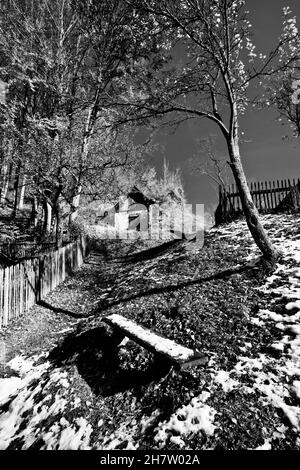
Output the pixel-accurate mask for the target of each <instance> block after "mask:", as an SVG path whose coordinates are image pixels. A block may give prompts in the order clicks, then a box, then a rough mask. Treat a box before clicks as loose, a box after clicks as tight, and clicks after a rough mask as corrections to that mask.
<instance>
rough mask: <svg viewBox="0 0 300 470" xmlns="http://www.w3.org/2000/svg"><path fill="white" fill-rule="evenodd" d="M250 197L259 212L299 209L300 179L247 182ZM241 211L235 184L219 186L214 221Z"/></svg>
mask: <svg viewBox="0 0 300 470" xmlns="http://www.w3.org/2000/svg"><path fill="white" fill-rule="evenodd" d="M249 189H250V192H251V195H252V199H253V202H254V204H255V205H256V207H257V209H258V210H259V212H261V213H274V212H280V211H282V212H285V211H290V210H299V209H300V179H299V178H298V179H292V180H291V179H285V180H280V181H279V180H277V181H258V182H252V183H250V184H249ZM241 213H242V203H241V199H240V195H239V193H238V190H237V187H236V185H234V184H233V185H228V186H226V187H221V186H220V188H219V205H218V207H217V210H216V213H215V219H216V223H217V224H219V223H223V222H228V221H230V220H232V219H234V218H235V216H237V215H240V214H241Z"/></svg>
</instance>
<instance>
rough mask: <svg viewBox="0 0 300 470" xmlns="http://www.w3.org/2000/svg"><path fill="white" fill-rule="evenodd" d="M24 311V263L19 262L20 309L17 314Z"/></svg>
mask: <svg viewBox="0 0 300 470" xmlns="http://www.w3.org/2000/svg"><path fill="white" fill-rule="evenodd" d="M23 313H24V265H23V263H21V264H20V310H19V315H23Z"/></svg>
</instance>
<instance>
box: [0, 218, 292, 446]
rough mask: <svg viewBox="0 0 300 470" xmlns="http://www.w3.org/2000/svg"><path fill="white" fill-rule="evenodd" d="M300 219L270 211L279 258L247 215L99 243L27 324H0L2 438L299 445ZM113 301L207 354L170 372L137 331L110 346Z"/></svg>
mask: <svg viewBox="0 0 300 470" xmlns="http://www.w3.org/2000/svg"><path fill="white" fill-rule="evenodd" d="M299 221H300V217H299V215H298V216H295V215H280V216H265V217H264V223H265V226H266V228H267V229H268V231H269V233H270V235H271V237H272V239H273V240H274V242H275V243H276V244H277V245H278V247H279V248H280V250H281V251H282V258H281V259H280V260H279V262H278V264H277V266H276V267H275V268H274V267H273V268H272V267H270V266H268V265H266V264H264V263H262V262H261V261H259V258H258V256H259V253H258V252H257V250H256V248H255V247H254V245H253V243H252V241H251V239H250V237H249V235H248V232H247V229H246V225H245V223H244V222H243V221H238V222H236V223H233V224H230V225H228V226H224V227H221V228H219V229H213V230H211V231H210V232H209V233H208V234H207V235H206V237H205V246H204V247H203V248H202V247H200V246H197V245H196V244H193V243H191V242H190V243H187V242H178V243H174V244H173V245H170V244H169V245H166V246H165V247H163V248H161V251H159V250H154V251H153V247H152V246H151V247H150V248H149V247H148V250H147V247H144V248H145V251H144V252H143V253H141V251H139V254H137V249H138V250H141V245H140V244H138V246H137V247H135V248H133V249H132V250H129V248H128V247H129V245H128V243H127V244H124V246H123V247H122V246H120V243H119V242H101V244H100V245H99V251H98V252H96V253H93V254H92V255H91V257H90V258H89V259H88V260H87V263H86V264H85V266H84V267H83V269H81V270H80V271H79V272H77V273H76V274H75V275H74V276H72V277H71V278H69V279H68V280H67V281H66V282H65V283H64V284H63V285H61V286H60V287H59V288H58V289H56V291H55V292H53V293H52V294H51V295H50V296H48V298H47V299H45V303H44V305H41V306H37V307H35V308H34V309H33V310H32V312H31V314H30V315H29V317H28V318H26V319H24V320H25V321H24V326H25V327H26V328H27V330H26V331H27V332H26V333H25V334H23V335H22V334H21V331H20V329H21V325H19V324H17V323H15V324H14V325H13V326H11V327H10V328H9V329H7V330H6V331H4V332H3V331H2V332H1V336H0V339H2V341H3V342H4V343H5V345H6V348H7V350H9V355H8V356H9V357H8V359H9V360H10V362H9V364H6V365H5V366H4V367H3V374H2V375H3V379H0V405H1V406H2V413H1V414H0V448H3V449H28V448H33V449H44V448H47V449H89V448H92V449H114V448H120V449H149V448H150V449H155V448H158V449H182V448H184V449H256V448H263V449H299V448H300V439H299V431H300V407H299V403H300V379H299V376H300V363H299V349H300V331H299V330H300V323H299V319H300V305H299V299H300V285H299V284H300V281H299V279H300V255H299V253H300V229H299ZM116 248H117V250H116ZM116 253H117V254H116ZM274 269H275V271H274ZM110 313H119V314H122V315H124V316H126V317H127V318H131V319H133V320H136V321H137V322H139V323H140V324H142V325H144V326H145V327H150V328H152V329H153V330H155V331H157V332H159V333H161V334H163V335H165V336H166V337H168V338H171V339H174V340H176V341H178V343H180V344H183V345H185V346H188V347H191V348H196V349H199V350H201V351H203V352H205V353H207V355H208V356H209V359H210V360H209V364H208V366H202V367H197V368H192V369H187V370H186V371H183V372H178V371H174V370H173V369H171V370H170V371H167V370H166V369H165V368H164V367H163V364H159V363H155V362H154V361H153V357H152V355H151V354H150V353H148V352H147V351H145V350H144V349H142V348H140V347H139V346H137V345H136V344H135V343H133V342H128V343H127V344H124V345H122V346H121V348H120V350H119V352H118V354H114V353H113V352H112V350H110V347H111V344H112V341H113V338H112V337H111V331H110V330H109V328H107V327H106V326H105V325H104V324H103V322H101V317H102V316H103V315H106V314H110ZM37 318H39V328H34V327H33V325H35V324H36V322H35V320H34V319H37ZM30 325H31V326H30ZM43 325H44V327H43ZM45 325H46V326H45ZM33 337H34V339H35V340H34V341H33ZM26 338H27V339H28V340H29V341H26ZM30 340H31V341H30ZM28 344H29V345H30V346H28ZM48 351H50V352H49V354H48ZM1 390H2V394H1Z"/></svg>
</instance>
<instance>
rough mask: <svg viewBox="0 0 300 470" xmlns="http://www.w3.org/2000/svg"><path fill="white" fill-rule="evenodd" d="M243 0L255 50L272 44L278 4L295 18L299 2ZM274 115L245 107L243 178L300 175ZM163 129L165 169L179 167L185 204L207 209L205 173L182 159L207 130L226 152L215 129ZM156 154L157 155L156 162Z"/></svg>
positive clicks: (200, 123)
mask: <svg viewBox="0 0 300 470" xmlns="http://www.w3.org/2000/svg"><path fill="white" fill-rule="evenodd" d="M246 3H247V4H248V5H247V9H248V10H249V11H250V21H251V23H252V25H253V33H254V38H253V41H254V44H255V45H256V52H263V53H266V52H268V51H270V50H272V48H273V47H274V46H275V45H276V39H277V38H278V36H279V35H280V32H281V24H282V9H283V7H284V6H287V5H288V6H290V7H291V9H292V11H293V13H294V14H295V15H296V16H297V17H298V18H299V19H300V2H299V0H286V1H283V0H247V1H246ZM277 116H278V114H277V113H276V111H275V110H274V111H272V110H265V111H257V110H254V111H252V110H248V111H247V113H246V115H245V117H244V118H243V120H242V122H241V130H242V131H244V132H245V135H244V139H245V142H244V143H243V144H242V146H241V154H242V159H243V163H244V167H245V170H246V174H247V177H248V180H249V181H252V180H253V181H256V180H272V179H279V178H291V177H296V176H297V177H298V176H300V142H298V141H296V140H295V139H292V138H291V139H288V140H283V136H284V135H287V134H290V133H291V131H290V129H291V128H290V126H289V125H288V124H287V125H286V126H282V125H281V124H280V123H278V122H277V121H276V117H277ZM163 132H164V133H166V132H167V131H166V130H165V131H163ZM163 132H162V135H161V136H160V138H159V140H160V141H162V142H163V143H164V145H165V152H164V155H165V157H166V158H167V159H168V160H169V162H170V165H171V167H174V168H175V167H180V168H181V169H182V175H183V181H184V185H185V192H186V195H187V198H188V202H190V203H203V204H205V210H206V211H209V212H212V211H213V210H214V208H215V206H216V203H217V194H216V191H215V189H214V188H213V187H212V186H211V183H210V182H209V180H208V178H207V177H206V176H201V175H197V174H196V173H195V172H194V173H193V172H191V171H190V170H189V169H188V165H187V160H188V159H189V158H190V157H191V156H192V155H193V154H194V152H195V150H196V147H197V140H196V139H197V138H198V139H199V138H200V139H201V138H204V137H205V136H207V135H209V134H214V135H216V137H217V141H216V149H217V152H218V154H219V156H221V155H226V149H225V146H224V141H223V137H222V136H221V135H220V134H219V131H218V128H217V127H216V126H214V125H212V124H210V123H207V122H206V121H205V120H193V121H190V122H188V123H185V124H183V125H182V126H181V127H179V129H178V130H177V132H176V133H175V134H174V135H163ZM161 156H162V154H160V157H159V156H157V163H158V166H160V158H161Z"/></svg>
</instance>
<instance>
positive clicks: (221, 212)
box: [65, 178, 300, 267]
mask: <svg viewBox="0 0 300 470" xmlns="http://www.w3.org/2000/svg"><path fill="white" fill-rule="evenodd" d="M248 186H249V190H250V192H251V195H252V199H253V202H254V204H255V205H256V207H257V209H258V210H259V211H261V212H265V213H268V212H274V211H276V210H279V209H280V210H286V208H285V207H284V206H285V204H284V205H283V204H282V201H283V200H285V198H287V207H288V206H289V205H290V206H291V207H292V208H293V209H295V210H299V209H300V178H297V179H295V178H293V180H292V181H291V180H290V179H288V180H287V179H285V180H277V181H274V180H273V181H261V182H259V181H258V182H252V181H251V182H250V183H248ZM240 207H242V204H241V200H240V196H239V194H238V191H237V188H236V187H235V185H227V187H226V188H221V187H220V188H219V205H218V208H217V211H216V223H217V224H218V223H224V222H228V221H230V220H233V219H234V218H235V217H236V216H237V215H238V214H239V210H240ZM78 243H80V242H79V241H78ZM80 249H81V250H82V252H83V253H84V252H85V250H86V248H85V247H83V246H81V248H80ZM68 257H69V252H67V258H68ZM71 258H72V261H70V264H71V266H73V250H72V253H71ZM76 260H77V262H80V254H79V248H78V254H77V257H76ZM65 265H66V266H67V267H68V261H67V262H66V263H65Z"/></svg>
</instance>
